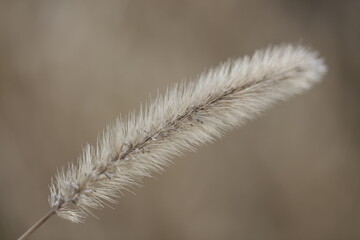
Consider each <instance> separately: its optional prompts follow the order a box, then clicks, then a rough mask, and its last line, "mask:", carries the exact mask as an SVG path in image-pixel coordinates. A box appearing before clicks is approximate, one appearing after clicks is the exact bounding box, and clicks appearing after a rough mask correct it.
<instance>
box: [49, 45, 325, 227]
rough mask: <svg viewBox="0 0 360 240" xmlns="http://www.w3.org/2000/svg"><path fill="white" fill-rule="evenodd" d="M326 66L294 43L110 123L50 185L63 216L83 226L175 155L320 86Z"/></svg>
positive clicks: (206, 76)
mask: <svg viewBox="0 0 360 240" xmlns="http://www.w3.org/2000/svg"><path fill="white" fill-rule="evenodd" d="M325 72H326V67H325V65H324V63H323V61H322V59H319V58H318V56H317V54H316V53H314V52H311V51H309V50H308V49H306V48H304V47H301V46H297V47H293V46H291V45H283V46H279V47H273V48H268V49H266V50H264V51H257V52H256V53H255V54H254V55H253V56H252V57H251V58H249V57H244V58H242V59H238V60H234V61H228V62H226V63H224V64H222V65H220V66H218V67H216V68H214V69H210V70H209V71H207V72H206V73H203V74H201V75H200V76H199V78H198V80H197V81H194V82H189V83H180V84H176V85H174V86H172V87H171V88H170V89H169V90H168V91H167V92H166V93H165V95H164V96H158V97H157V98H156V99H155V100H154V101H152V102H151V103H150V104H148V105H147V106H146V107H144V108H140V110H139V112H138V113H137V114H135V113H131V114H130V115H129V116H128V118H127V119H125V120H124V119H118V120H116V121H115V123H114V124H112V125H110V126H108V127H107V128H106V130H105V131H104V133H103V134H102V136H101V137H100V138H99V139H98V143H97V145H96V146H95V147H93V146H86V147H85V148H84V150H83V153H82V155H81V156H80V159H79V160H78V162H77V163H75V164H74V163H71V164H69V166H68V168H67V170H66V171H65V170H61V171H59V172H58V174H57V175H56V178H55V179H54V180H53V181H52V184H51V186H50V192H51V193H50V196H49V203H50V205H51V208H52V209H53V211H54V212H56V214H57V215H59V216H61V217H63V218H66V219H69V220H71V221H73V222H80V221H82V220H83V219H84V217H86V216H87V215H88V214H92V213H91V210H92V209H94V208H98V207H103V206H104V205H107V204H108V203H113V202H114V201H115V199H116V197H117V195H118V193H119V192H121V191H122V190H127V189H128V188H131V187H132V186H134V185H137V184H139V183H140V182H141V180H142V178H143V177H148V176H151V175H152V174H153V173H154V172H159V171H161V170H162V169H163V167H164V166H166V165H167V164H168V163H169V161H170V160H171V158H172V157H174V156H177V155H180V154H182V153H183V152H185V151H189V150H190V151H192V150H195V147H196V146H198V145H200V144H204V143H208V142H212V141H213V140H214V139H216V138H218V137H220V136H221V135H222V134H223V133H224V132H226V131H228V130H230V129H232V128H234V127H235V126H238V125H240V124H242V123H244V122H245V121H246V120H248V119H251V118H254V117H255V116H257V115H258V114H259V113H261V112H263V111H264V110H265V109H266V108H268V107H270V106H271V105H272V104H274V103H276V102H278V101H279V100H285V99H286V98H288V97H289V96H291V95H294V94H298V93H301V92H303V91H304V90H306V89H308V88H310V87H311V86H312V85H313V84H314V83H317V82H318V81H319V80H320V79H321V78H322V76H323V75H324V73H325Z"/></svg>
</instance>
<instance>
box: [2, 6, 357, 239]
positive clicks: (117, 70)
mask: <svg viewBox="0 0 360 240" xmlns="http://www.w3.org/2000/svg"><path fill="white" fill-rule="evenodd" d="M359 10H360V4H359V1H312V0H292V1H288V0H256V1H254V0H241V1H230V0H226V1H218V0H211V1H210V0H208V1H192V0H185V1H173V0H166V1H165V0H163V1H134V0H133V1H130V0H129V1H90V0H89V1H4V0H2V1H0V191H1V192H0V239H14V238H16V237H17V236H19V235H20V234H21V233H23V232H24V231H25V230H26V229H27V228H28V227H29V226H30V225H31V224H32V223H34V221H36V220H37V219H38V218H39V217H40V216H42V214H44V213H45V212H47V211H48V209H49V206H48V203H47V196H48V184H49V182H50V178H51V176H54V174H55V172H56V169H57V168H59V167H61V166H65V165H66V164H67V162H69V161H74V160H76V158H77V156H78V155H79V153H80V151H81V146H84V145H85V144H86V143H87V142H89V143H91V144H94V143H95V141H96V136H97V134H98V133H99V132H100V131H101V129H102V128H103V127H104V126H105V125H106V124H107V123H109V122H111V121H113V120H114V119H115V118H116V117H117V116H118V115H119V114H120V113H122V114H126V113H127V112H128V111H129V110H132V109H134V108H135V109H136V108H138V106H139V103H140V102H145V101H147V100H148V98H149V93H152V95H154V94H155V93H156V92H157V89H160V91H163V90H164V89H165V88H166V86H168V85H169V84H170V83H173V82H177V81H179V80H181V79H191V78H193V77H195V76H196V75H197V74H198V73H200V72H201V71H203V70H204V69H205V68H207V67H210V66H214V65H216V64H218V63H219V62H221V61H224V60H226V59H227V58H229V57H231V58H235V57H238V56H242V55H245V54H252V52H253V51H254V50H255V49H257V48H261V47H266V46H268V45H270V44H271V45H274V44H279V43H283V42H291V43H295V44H296V43H302V44H305V45H308V46H311V47H312V48H314V49H317V50H318V51H319V52H320V53H321V55H322V56H324V58H325V59H326V63H327V64H328V66H329V72H328V74H327V76H326V78H325V79H324V81H323V82H322V83H321V84H319V85H317V86H315V88H313V89H312V90H311V91H309V92H307V93H305V94H303V95H301V96H298V97H295V98H293V99H291V100H290V101H287V102H286V103H283V104H279V105H278V106H276V107H275V108H273V109H271V110H270V111H268V112H267V113H266V114H265V115H264V116H262V117H261V118H258V119H256V120H255V121H251V122H249V123H248V124H247V125H245V126H244V127H242V128H241V129H237V130H235V131H233V132H231V133H229V134H227V135H226V136H225V137H224V138H223V139H221V140H220V141H218V142H217V143H215V144H212V145H207V146H205V147H201V148H200V149H199V151H197V152H196V153H190V154H187V155H186V156H185V157H183V158H181V159H180V158H177V159H175V161H174V163H175V164H174V165H172V166H170V167H169V168H168V169H167V171H166V172H165V173H163V174H161V175H156V177H155V178H154V179H145V181H144V186H145V187H144V188H138V189H136V190H135V192H136V195H133V194H131V193H128V194H126V195H125V196H124V197H122V198H121V199H120V201H119V203H118V204H117V205H116V206H115V209H114V210H112V209H110V208H106V209H104V210H100V211H96V215H97V216H98V217H99V218H100V220H97V219H95V218H93V217H89V218H88V219H87V221H86V222H85V223H84V224H73V223H71V222H68V221H65V220H63V219H60V218H58V217H53V218H52V219H50V220H49V221H48V222H47V223H45V225H44V226H42V227H41V228H40V229H39V230H38V231H37V232H36V233H35V234H34V235H33V236H32V238H31V239H157V240H162V239H175V240H176V239H179V240H180V239H198V240H201V239H259V240H260V239H267V240H272V239H274V240H275V239H277V240H279V239H284V240H285V239H286V240H288V239H294V240H297V239H316V240H320V239H326V240H329V239H333V240H335V239H336V240H337V239H360V228H359V226H360V179H359V178H360V177H359V176H360V162H359V160H360V148H359V147H360V145H359V144H360V124H359V123H360V107H359V103H360V94H359V90H360V81H359V77H360V15H359Z"/></svg>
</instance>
